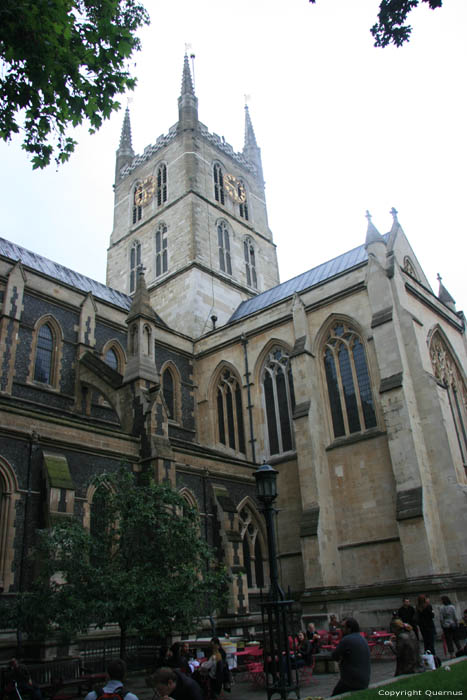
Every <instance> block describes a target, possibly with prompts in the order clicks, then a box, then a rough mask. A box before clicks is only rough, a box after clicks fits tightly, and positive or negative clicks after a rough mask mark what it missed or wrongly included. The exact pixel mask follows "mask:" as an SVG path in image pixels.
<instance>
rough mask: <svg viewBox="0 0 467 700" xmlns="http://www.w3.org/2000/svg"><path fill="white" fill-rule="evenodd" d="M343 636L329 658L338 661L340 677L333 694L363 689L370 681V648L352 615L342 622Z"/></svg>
mask: <svg viewBox="0 0 467 700" xmlns="http://www.w3.org/2000/svg"><path fill="white" fill-rule="evenodd" d="M342 631H343V635H344V636H343V637H342V639H341V641H340V642H339V644H338V646H337V648H336V649H335V650H334V651H333V652H332V656H331V658H332V659H334V661H339V666H340V672H341V677H340V680H339V682H338V683H337V685H336V687H335V688H334V690H333V691H332V694H333V695H339V694H340V693H346V692H347V691H349V690H364V689H365V688H368V684H369V682H370V671H371V668H370V649H369V647H368V643H367V641H366V639H365V638H364V637H362V636H361V634H360V626H359V624H358V622H357V620H355V619H354V618H353V617H348V618H347V620H345V622H344V627H343V630H342Z"/></svg>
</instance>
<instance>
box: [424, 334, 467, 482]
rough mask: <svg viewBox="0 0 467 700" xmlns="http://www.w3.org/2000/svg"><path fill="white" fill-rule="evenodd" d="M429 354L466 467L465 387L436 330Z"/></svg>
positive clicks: (445, 345)
mask: <svg viewBox="0 0 467 700" xmlns="http://www.w3.org/2000/svg"><path fill="white" fill-rule="evenodd" d="M430 356H431V364H432V367H433V373H434V375H435V377H436V379H437V380H438V381H439V382H440V383H441V384H442V385H443V386H444V388H445V389H446V391H447V394H448V401H449V408H450V410H451V416H452V420H453V423H454V428H455V431H456V436H457V442H458V444H459V450H460V453H461V457H462V461H463V464H464V467H465V468H466V469H467V389H466V386H465V382H464V379H463V377H462V375H461V372H460V371H459V368H458V366H457V363H456V361H455V360H454V357H453V356H452V354H451V352H450V351H449V348H448V346H447V344H446V343H445V341H444V340H443V338H442V336H441V334H440V333H439V332H438V331H437V332H435V333H434V334H433V337H432V339H431V343H430Z"/></svg>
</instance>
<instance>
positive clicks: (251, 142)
mask: <svg viewBox="0 0 467 700" xmlns="http://www.w3.org/2000/svg"><path fill="white" fill-rule="evenodd" d="M248 146H257V143H256V137H255V132H254V129H253V124H252V123H251V117H250V110H249V109H248V105H245V146H244V150H245V148H248Z"/></svg>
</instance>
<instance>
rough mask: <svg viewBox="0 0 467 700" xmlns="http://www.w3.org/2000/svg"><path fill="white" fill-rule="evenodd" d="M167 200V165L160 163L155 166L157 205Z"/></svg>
mask: <svg viewBox="0 0 467 700" xmlns="http://www.w3.org/2000/svg"><path fill="white" fill-rule="evenodd" d="M166 201H167V166H166V164H165V163H162V164H161V165H159V167H158V168H157V206H158V207H160V205H161V204H164V202H166Z"/></svg>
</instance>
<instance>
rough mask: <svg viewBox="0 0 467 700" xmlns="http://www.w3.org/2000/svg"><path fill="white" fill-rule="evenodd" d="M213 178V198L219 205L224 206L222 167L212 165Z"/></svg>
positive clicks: (217, 164)
mask: <svg viewBox="0 0 467 700" xmlns="http://www.w3.org/2000/svg"><path fill="white" fill-rule="evenodd" d="M213 177H214V197H215V199H216V202H220V203H221V204H224V203H225V196H224V175H223V172H222V167H221V166H220V165H219V163H215V164H214V168H213Z"/></svg>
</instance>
